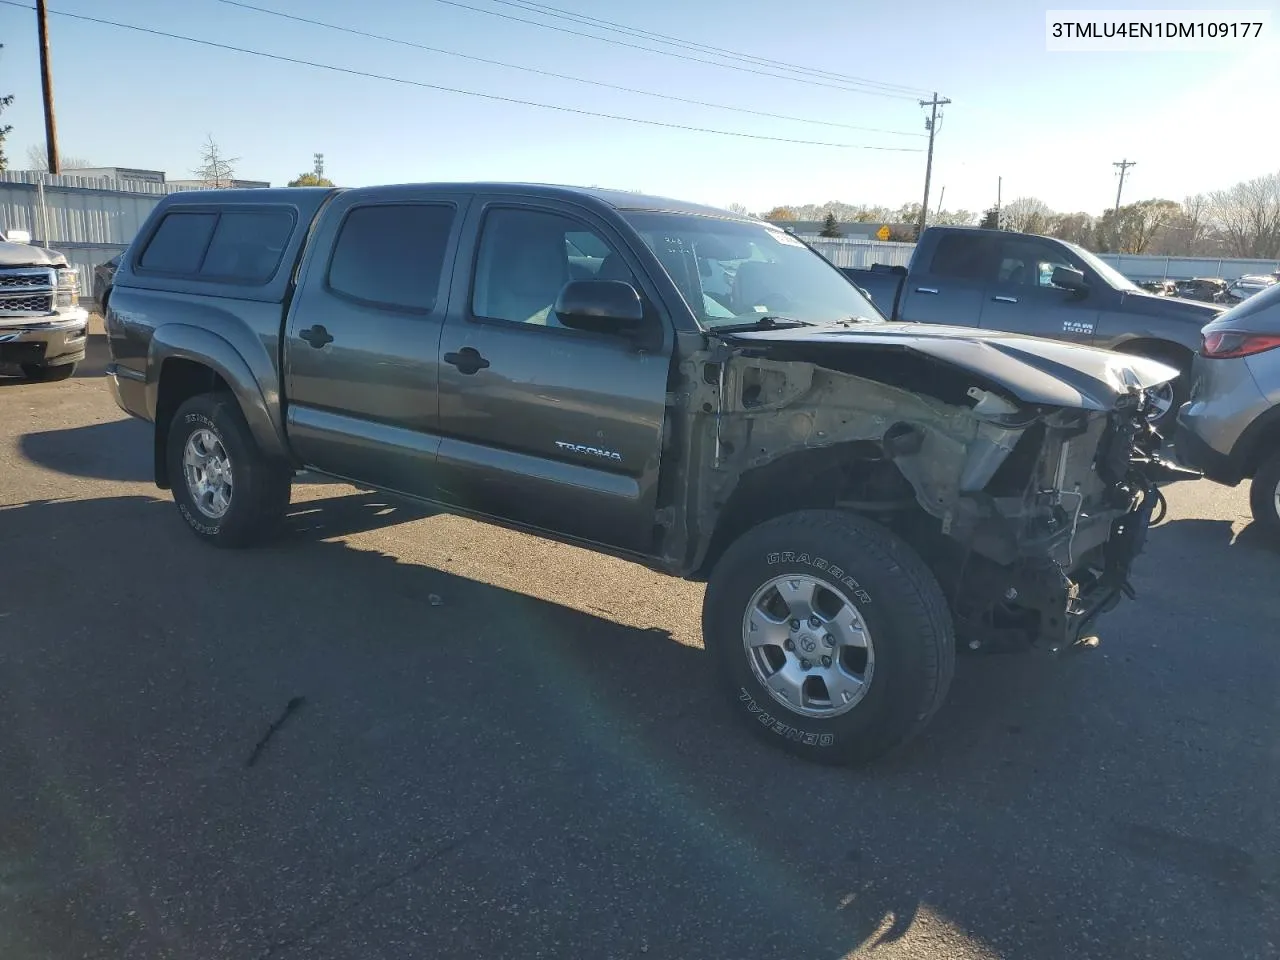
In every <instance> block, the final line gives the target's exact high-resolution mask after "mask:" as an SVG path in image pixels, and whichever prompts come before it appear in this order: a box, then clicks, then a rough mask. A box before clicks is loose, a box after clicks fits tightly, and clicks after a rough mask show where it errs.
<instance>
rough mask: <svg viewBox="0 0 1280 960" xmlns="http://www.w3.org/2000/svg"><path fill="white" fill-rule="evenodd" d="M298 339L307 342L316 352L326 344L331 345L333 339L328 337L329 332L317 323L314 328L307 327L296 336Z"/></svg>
mask: <svg viewBox="0 0 1280 960" xmlns="http://www.w3.org/2000/svg"><path fill="white" fill-rule="evenodd" d="M298 337H299V338H300V339H302V340H305V341H307V343H309V344H311V345H312V346H313V347H315V348H316V349H317V350H319V349H320V348H321V347H323V346H324V345H325V344H326V343H333V337H332V336H331V335H330V333H329V331H328V330H326V329H325V328H324V326H323V325H321V324H319V323H317V324H316V325H315V326H314V327H307V329H305V330H303V331H301V332H300V333H299V334H298Z"/></svg>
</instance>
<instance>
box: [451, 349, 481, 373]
mask: <svg viewBox="0 0 1280 960" xmlns="http://www.w3.org/2000/svg"><path fill="white" fill-rule="evenodd" d="M444 362H445V363H449V364H452V365H453V366H455V367H457V368H458V372H459V373H466V374H472V373H475V372H476V371H478V370H483V369H484V368H485V367H487V366H489V361H488V360H486V359H485V358H484V357H482V356H480V351H479V350H477V349H476V348H475V347H463V348H462V349H461V350H459V351H458V352H457V353H446V354H445V355H444Z"/></svg>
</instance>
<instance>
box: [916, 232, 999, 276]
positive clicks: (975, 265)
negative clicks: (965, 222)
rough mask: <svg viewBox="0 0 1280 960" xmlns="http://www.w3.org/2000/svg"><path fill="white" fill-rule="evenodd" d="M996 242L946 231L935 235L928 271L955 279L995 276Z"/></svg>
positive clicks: (981, 237)
mask: <svg viewBox="0 0 1280 960" xmlns="http://www.w3.org/2000/svg"><path fill="white" fill-rule="evenodd" d="M996 249H997V245H996V244H995V243H993V242H991V241H990V240H989V239H987V238H986V237H983V236H974V235H972V234H969V235H966V234H963V233H948V234H944V235H943V236H941V237H939V238H938V247H937V249H936V250H934V252H933V262H932V263H931V264H930V265H929V272H930V273H932V274H934V275H936V276H939V277H955V278H956V279H957V280H979V281H989V280H994V279H995V274H996V270H995V267H996Z"/></svg>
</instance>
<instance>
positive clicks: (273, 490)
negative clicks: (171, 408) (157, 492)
mask: <svg viewBox="0 0 1280 960" xmlns="http://www.w3.org/2000/svg"><path fill="white" fill-rule="evenodd" d="M165 455H166V457H167V458H168V466H169V476H170V478H171V483H172V488H173V499H174V502H175V503H177V505H178V511H179V512H180V513H181V514H182V517H183V519H184V520H186V521H187V526H189V527H190V528H191V529H192V530H193V531H194V532H195V534H196V535H197V536H198V537H200V539H202V540H205V541H207V542H209V543H212V544H213V545H215V546H219V547H242V546H248V545H250V544H252V543H255V542H257V541H260V540H263V539H265V538H267V537H269V536H270V535H271V534H273V533H274V532H275V531H276V529H277V528H278V527H279V525H280V521H281V520H282V519H283V518H284V514H285V511H286V510H287V508H288V506H289V491H290V485H291V483H292V477H293V471H292V470H291V469H290V468H289V466H288V465H287V464H284V463H277V462H273V461H270V460H268V459H267V458H265V457H264V456H263V455H262V453H261V451H260V450H259V449H258V445H257V443H256V442H255V441H254V439H253V434H252V433H250V431H249V426H248V424H247V423H245V420H244V415H243V414H242V413H241V412H240V407H239V405H238V404H237V403H236V401H235V398H234V397H232V396H231V395H230V394H226V393H206V394H201V395H199V396H196V397H192V398H191V399H190V400H188V401H187V402H186V403H184V404H183V405H182V406H181V407H179V408H178V412H177V413H176V414H175V415H174V418H173V423H172V425H171V426H170V428H169V440H168V447H167V449H166V451H165Z"/></svg>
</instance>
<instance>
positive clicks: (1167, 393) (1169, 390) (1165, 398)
mask: <svg viewBox="0 0 1280 960" xmlns="http://www.w3.org/2000/svg"><path fill="white" fill-rule="evenodd" d="M1147 396H1148V401H1149V404H1150V406H1149V408H1148V410H1147V419H1148V420H1150V421H1152V422H1155V421H1157V420H1159V419H1161V418H1162V417H1164V416H1165V415H1166V414H1167V413H1168V412H1169V411H1170V410H1172V409H1173V384H1172V383H1162V384H1160V386H1158V387H1156V388H1155V389H1154V390H1151V391H1148V394H1147Z"/></svg>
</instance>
